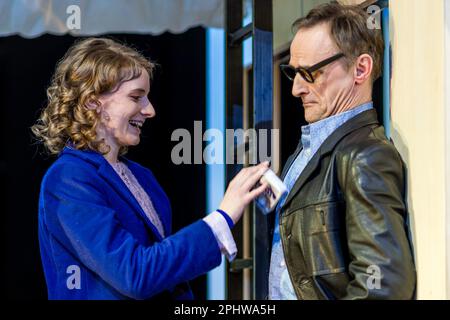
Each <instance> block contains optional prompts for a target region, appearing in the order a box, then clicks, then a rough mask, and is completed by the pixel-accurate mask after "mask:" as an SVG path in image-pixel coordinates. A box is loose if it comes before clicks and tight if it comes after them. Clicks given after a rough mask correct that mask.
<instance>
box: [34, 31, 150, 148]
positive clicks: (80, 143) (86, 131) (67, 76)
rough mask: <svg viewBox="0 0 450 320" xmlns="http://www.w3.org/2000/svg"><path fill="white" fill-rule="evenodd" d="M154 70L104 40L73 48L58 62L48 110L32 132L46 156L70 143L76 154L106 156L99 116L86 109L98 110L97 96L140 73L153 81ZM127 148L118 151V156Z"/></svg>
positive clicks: (132, 52)
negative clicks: (97, 132)
mask: <svg viewBox="0 0 450 320" xmlns="http://www.w3.org/2000/svg"><path fill="white" fill-rule="evenodd" d="M154 67H155V65H154V64H153V63H152V62H150V61H149V60H148V59H146V58H145V57H144V56H143V55H142V54H140V53H139V52H137V51H136V50H134V49H132V48H130V47H128V46H126V45H123V44H121V43H118V42H116V41H114V40H111V39H107V38H88V39H85V40H81V41H78V42H77V43H75V44H74V45H73V46H72V47H71V48H70V49H69V50H68V51H67V53H66V54H65V55H64V57H63V58H62V59H61V60H60V61H59V62H58V64H57V66H56V71H55V74H54V75H53V77H52V80H51V84H50V86H49V87H48V89H47V98H48V103H47V106H46V107H45V108H44V109H43V110H42V112H41V115H40V117H39V119H38V121H37V123H36V124H35V125H34V126H32V127H31V130H32V132H33V133H34V135H35V136H36V137H37V139H38V140H39V141H40V142H42V143H43V144H44V146H45V147H46V149H47V151H48V152H49V153H50V154H58V153H59V152H61V151H62V149H63V148H64V147H65V146H66V145H67V144H68V143H70V144H71V146H72V147H74V148H76V149H80V150H86V149H87V150H94V151H97V152H100V153H102V154H105V153H108V152H109V146H108V145H106V143H105V142H104V140H103V139H97V134H96V128H97V125H98V124H99V123H100V115H99V113H98V112H97V111H96V110H94V109H92V108H88V107H87V104H92V103H93V104H95V105H97V106H99V105H100V102H99V101H98V97H99V96H100V95H102V94H104V93H107V92H111V91H113V90H115V89H116V88H117V87H118V85H119V84H120V83H122V82H124V81H128V80H132V79H135V78H138V77H139V76H140V75H141V73H142V71H143V70H146V71H147V72H148V74H149V77H150V78H151V77H152V74H153V69H154ZM125 151H126V148H121V150H120V153H121V154H123V153H124V152H125Z"/></svg>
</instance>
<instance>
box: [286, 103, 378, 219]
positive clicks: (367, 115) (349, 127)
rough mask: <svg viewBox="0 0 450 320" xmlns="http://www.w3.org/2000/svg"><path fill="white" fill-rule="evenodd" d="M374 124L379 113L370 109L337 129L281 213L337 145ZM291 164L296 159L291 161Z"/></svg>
mask: <svg viewBox="0 0 450 320" xmlns="http://www.w3.org/2000/svg"><path fill="white" fill-rule="evenodd" d="M372 124H378V119H377V112H376V110H375V109H370V110H367V111H364V112H361V113H360V114H358V115H356V116H355V117H353V118H352V119H350V120H348V121H347V122H345V123H344V124H343V125H342V126H340V127H339V128H337V129H336V130H335V131H334V132H333V133H332V134H331V135H330V136H329V137H328V138H327V139H326V140H325V141H324V142H323V143H322V145H321V146H320V148H319V150H317V152H316V153H315V154H314V156H313V157H312V158H311V160H310V161H309V162H308V164H307V165H306V167H305V169H304V170H303V171H302V173H301V174H300V177H299V178H298V179H297V181H296V182H295V184H294V186H293V187H292V190H291V191H290V192H289V194H288V196H287V198H286V201H285V202H284V204H283V207H282V208H281V211H282V210H283V209H284V208H285V207H286V206H287V204H288V203H289V202H290V201H291V200H292V198H293V197H294V196H295V195H296V194H297V193H298V191H299V190H300V189H301V188H302V187H303V185H304V184H305V182H306V181H307V180H308V178H309V176H310V175H311V174H312V173H313V172H314V171H315V170H316V168H317V166H318V165H319V163H320V160H321V159H322V158H323V157H324V156H325V155H327V154H328V153H330V152H331V151H333V149H334V147H335V146H336V144H337V143H338V142H339V141H340V140H341V139H342V138H344V137H345V136H346V135H348V134H350V133H351V132H353V131H355V130H357V129H359V128H362V127H365V126H368V125H372ZM301 148H302V146H301V143H300V144H299V146H298V147H297V150H296V152H295V154H296V155H298V154H299V153H300V150H301ZM290 160H291V163H292V161H293V160H295V158H294V159H290ZM283 171H284V174H286V172H287V169H286V168H285V170H283Z"/></svg>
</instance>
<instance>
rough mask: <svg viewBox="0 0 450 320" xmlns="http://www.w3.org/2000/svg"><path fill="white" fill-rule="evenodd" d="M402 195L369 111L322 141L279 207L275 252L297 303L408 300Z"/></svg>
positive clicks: (392, 156) (395, 164)
mask: <svg viewBox="0 0 450 320" xmlns="http://www.w3.org/2000/svg"><path fill="white" fill-rule="evenodd" d="M300 150H301V145H300V146H299V147H298V148H297V150H296V152H295V153H294V154H293V155H292V156H291V157H290V158H289V159H288V162H287V165H286V167H285V169H284V171H287V169H288V168H289V166H290V164H291V162H292V161H293V160H294V159H295V157H296V156H297V155H298V153H299V152H300ZM284 174H286V172H284V173H283V175H284ZM404 189H405V168H404V165H403V162H402V160H401V158H400V155H399V154H398V152H397V150H396V149H395V147H394V146H393V144H392V143H391V142H390V141H389V140H387V139H386V137H385V135H384V128H383V127H382V126H381V125H380V124H379V123H378V121H377V114H376V111H375V110H374V109H372V110H368V111H365V112H362V113H360V114H359V115H357V116H355V117H354V118H352V119H351V120H349V121H348V122H346V123H345V124H343V125H342V126H341V127H339V128H338V129H337V130H336V131H335V132H334V133H332V134H331V135H330V136H329V137H328V138H327V140H325V141H324V143H323V144H322V146H321V147H320V149H319V150H318V151H317V153H316V154H315V155H314V156H313V158H312V159H311V161H310V162H309V163H308V165H307V166H306V167H305V169H304V171H303V172H302V174H301V175H300V177H299V178H298V180H297V181H296V183H295V185H294V186H293V188H292V190H291V192H290V193H289V195H288V197H287V199H286V202H285V204H284V205H283V207H282V209H281V218H280V235H281V240H282V244H283V251H284V255H285V260H286V266H287V269H288V272H289V275H290V278H291V281H292V283H293V285H294V289H295V292H296V294H297V297H298V298H299V299H411V298H413V297H414V294H415V293H414V292H415V286H416V272H415V267H414V261H413V254H412V250H411V245H410V241H409V237H408V232H407V227H406V224H405V219H406V216H407V208H406V204H405V201H404V198H405V197H404V196H405V194H404Z"/></svg>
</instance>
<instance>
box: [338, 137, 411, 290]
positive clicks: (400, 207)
mask: <svg viewBox="0 0 450 320" xmlns="http://www.w3.org/2000/svg"><path fill="white" fill-rule="evenodd" d="M403 175H404V173H403V163H402V161H401V158H400V156H399V154H398V152H397V150H395V148H394V147H393V146H392V145H390V144H388V143H385V142H379V143H375V144H371V145H366V146H363V147H362V148H361V149H360V150H359V151H358V152H355V154H354V155H353V156H352V157H351V159H350V161H349V162H348V168H347V170H346V179H345V180H346V182H345V187H344V193H345V200H346V201H345V202H346V228H347V242H348V249H349V254H350V257H351V259H352V261H351V263H350V265H349V272H350V275H351V281H350V283H349V285H348V286H347V290H346V292H347V295H346V296H345V297H344V299H411V298H413V295H414V290H415V283H416V274H415V267H414V263H413V257H412V251H411V247H410V243H409V240H408V238H407V233H406V228H405V217H406V214H407V211H406V207H405V203H404V199H403V188H404V176H403Z"/></svg>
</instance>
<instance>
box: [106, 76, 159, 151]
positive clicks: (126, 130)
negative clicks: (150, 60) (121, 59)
mask: <svg viewBox="0 0 450 320" xmlns="http://www.w3.org/2000/svg"><path fill="white" fill-rule="evenodd" d="M149 91H150V79H149V75H148V72H147V71H146V70H142V73H141V75H140V76H139V77H138V78H135V79H132V80H128V81H124V82H122V83H121V84H120V86H119V88H118V89H116V90H115V91H113V92H110V93H106V94H103V95H101V96H100V97H99V99H98V100H99V102H100V104H101V107H100V108H101V109H100V110H101V113H102V115H101V118H102V125H100V126H99V128H98V130H97V131H98V132H97V135H98V137H99V138H104V139H105V142H106V144H108V145H109V146H110V147H111V149H113V150H118V149H119V148H120V147H125V146H134V145H137V144H139V141H140V136H139V135H140V133H141V129H140V128H141V127H142V125H143V124H144V122H145V120H146V119H147V118H152V117H154V116H155V114H156V113H155V109H154V108H153V105H152V104H151V103H150V101H149V99H148V97H147V95H148V93H149Z"/></svg>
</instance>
